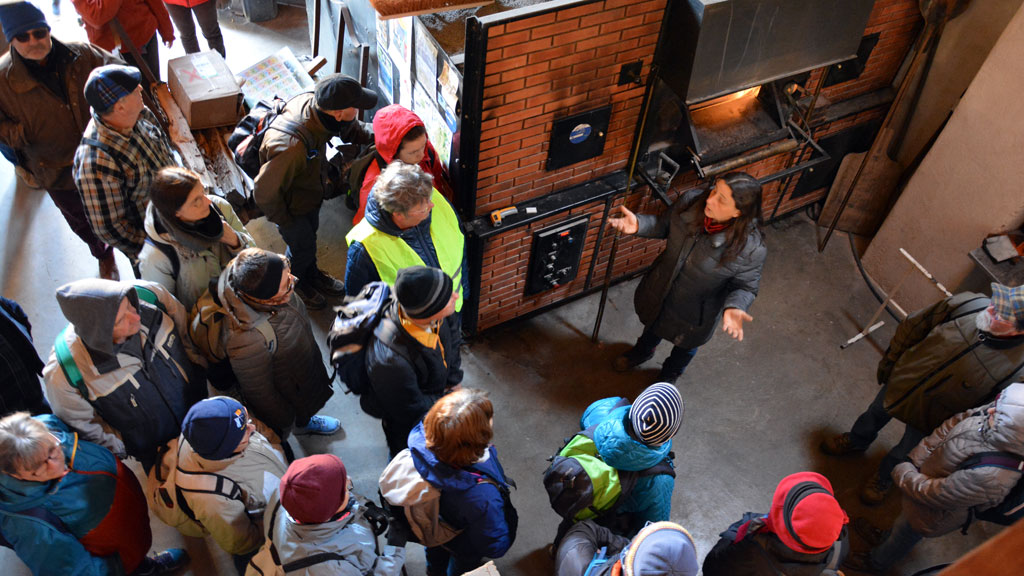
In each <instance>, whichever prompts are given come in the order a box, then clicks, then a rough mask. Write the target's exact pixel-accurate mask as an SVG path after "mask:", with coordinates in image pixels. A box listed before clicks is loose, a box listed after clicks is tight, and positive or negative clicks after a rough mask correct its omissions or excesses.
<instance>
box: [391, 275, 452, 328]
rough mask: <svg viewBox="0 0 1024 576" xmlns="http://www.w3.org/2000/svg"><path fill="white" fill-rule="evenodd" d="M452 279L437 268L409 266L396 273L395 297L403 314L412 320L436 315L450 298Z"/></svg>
mask: <svg viewBox="0 0 1024 576" xmlns="http://www.w3.org/2000/svg"><path fill="white" fill-rule="evenodd" d="M453 289H454V287H453V285H452V279H451V278H450V277H449V276H448V275H447V274H445V273H444V271H442V270H440V269H438V268H430V267H427V266H411V267H409V268H402V269H401V270H399V271H398V276H397V278H396V279H395V297H396V298H398V303H399V304H401V305H402V310H404V311H405V314H406V315H407V316H409V318H412V319H414V320H422V319H424V318H430V317H431V316H433V315H434V314H437V313H438V312H440V311H441V310H444V307H445V306H447V305H448V302H449V301H450V300H451V298H452V290H453Z"/></svg>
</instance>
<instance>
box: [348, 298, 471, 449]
mask: <svg viewBox="0 0 1024 576" xmlns="http://www.w3.org/2000/svg"><path fill="white" fill-rule="evenodd" d="M398 314H399V311H398V303H397V302H395V303H393V304H392V305H391V307H390V308H389V309H388V311H387V313H386V314H385V316H384V318H381V321H380V324H378V325H377V329H376V330H375V331H374V334H373V341H372V344H371V346H370V347H369V348H368V349H367V351H366V372H367V375H368V376H369V379H370V390H369V392H368V395H369V396H370V400H371V401H372V402H373V403H374V404H375V406H376V408H377V410H378V412H379V413H380V415H381V417H382V419H383V420H385V421H386V422H387V425H388V427H389V428H391V429H392V430H394V432H395V433H396V434H401V436H400V437H405V436H408V435H409V432H411V431H412V429H413V428H414V427H415V426H416V424H418V423H419V421H420V420H422V419H423V416H424V415H426V413H427V410H430V407H431V406H433V405H434V402H436V401H437V399H438V398H440V397H441V396H444V394H445V392H446V391H447V389H448V388H449V386H450V384H449V382H448V366H450V365H451V363H452V355H453V347H452V346H451V345H450V342H451V338H450V335H451V332H450V331H449V330H447V329H446V328H445V327H444V326H442V327H441V329H439V330H438V335H439V336H440V340H441V348H443V350H444V356H443V357H442V353H441V350H440V349H437V348H435V349H430V348H427V347H426V346H423V345H422V344H420V343H419V342H418V341H417V340H416V339H415V338H413V337H412V336H411V335H410V334H409V333H408V332H407V331H406V330H405V328H403V327H402V322H401V320H400V319H399V317H398ZM447 321H448V320H447V319H445V320H444V322H447ZM396 437H398V436H396Z"/></svg>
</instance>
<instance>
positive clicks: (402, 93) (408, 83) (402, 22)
mask: <svg viewBox="0 0 1024 576" xmlns="http://www.w3.org/2000/svg"><path fill="white" fill-rule="evenodd" d="M388 23H389V26H390V27H389V31H390V33H391V40H390V45H389V46H388V55H390V56H391V61H392V63H393V64H394V67H393V69H394V77H393V80H392V84H393V85H394V87H395V88H396V90H395V98H396V99H397V101H398V103H399V104H401V105H402V106H405V107H406V108H410V109H411V108H412V84H413V80H412V17H411V16H409V17H406V18H395V19H394V20H388Z"/></svg>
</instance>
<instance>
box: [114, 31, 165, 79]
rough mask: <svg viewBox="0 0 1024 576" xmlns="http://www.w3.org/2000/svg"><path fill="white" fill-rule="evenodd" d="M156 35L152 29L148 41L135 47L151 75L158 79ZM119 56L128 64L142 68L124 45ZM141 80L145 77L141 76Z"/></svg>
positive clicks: (158, 53) (158, 54) (157, 43)
mask: <svg viewBox="0 0 1024 576" xmlns="http://www.w3.org/2000/svg"><path fill="white" fill-rule="evenodd" d="M157 36H158V35H157V33H156V32H155V31H154V32H153V37H152V38H150V39H149V42H146V43H145V44H144V45H142V46H136V48H138V49H139V54H140V55H141V56H142V61H143V62H145V63H146V66H148V67H149V71H150V72H152V73H153V77H154V78H156V79H157V80H159V79H160V39H159V38H158V37H157ZM121 57H122V58H124V61H125V62H127V63H128V65H129V66H135V67H136V68H138V69H140V70H141V69H142V66H140V65H139V63H138V62H136V61H135V57H134V56H132V53H131V52H130V51H129V50H128V49H127V48H125V47H124V46H122V47H121ZM143 81H145V78H143ZM143 86H145V82H143Z"/></svg>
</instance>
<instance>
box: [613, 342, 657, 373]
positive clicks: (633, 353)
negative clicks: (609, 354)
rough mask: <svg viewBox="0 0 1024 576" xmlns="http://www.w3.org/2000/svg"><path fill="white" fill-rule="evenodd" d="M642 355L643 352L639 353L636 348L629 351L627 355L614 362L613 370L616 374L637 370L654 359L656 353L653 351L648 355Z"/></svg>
mask: <svg viewBox="0 0 1024 576" xmlns="http://www.w3.org/2000/svg"><path fill="white" fill-rule="evenodd" d="M641 354H642V352H640V351H638V350H637V349H636V347H635V346H634V347H633V348H630V349H629V350H627V351H626V353H625V354H623V355H622V356H619V357H618V358H616V359H615V360H613V361H612V368H614V369H615V371H616V372H625V371H626V370H632V369H633V368H636V367H637V366H639V365H641V364H643V363H644V362H647V361H648V360H650V359H651V358H653V357H654V351H651V352H650V353H649V354H646V355H641Z"/></svg>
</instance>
